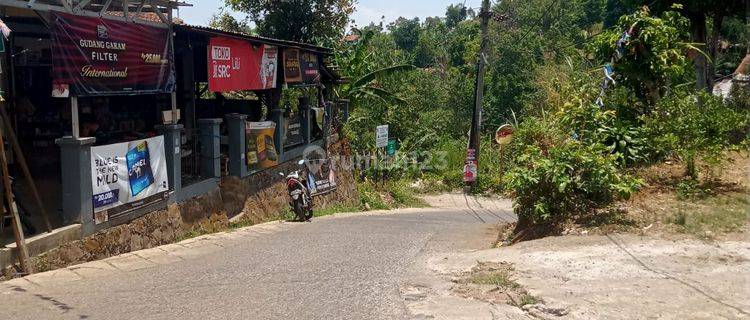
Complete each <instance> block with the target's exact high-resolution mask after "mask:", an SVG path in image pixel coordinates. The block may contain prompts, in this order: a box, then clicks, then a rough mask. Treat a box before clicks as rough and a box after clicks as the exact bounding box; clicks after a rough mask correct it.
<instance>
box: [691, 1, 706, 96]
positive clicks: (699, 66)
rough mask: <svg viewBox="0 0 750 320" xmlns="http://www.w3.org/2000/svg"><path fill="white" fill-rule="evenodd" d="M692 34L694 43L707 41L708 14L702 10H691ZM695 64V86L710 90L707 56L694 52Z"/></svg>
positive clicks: (699, 88)
mask: <svg viewBox="0 0 750 320" xmlns="http://www.w3.org/2000/svg"><path fill="white" fill-rule="evenodd" d="M687 16H688V17H689V18H690V34H691V36H692V39H693V42H694V43H707V41H706V16H705V15H704V14H703V13H702V12H691V13H689V14H688V15H687ZM692 55H693V64H694V66H695V88H696V89H698V90H706V91H708V76H707V72H708V70H707V69H708V63H707V59H706V56H704V55H703V54H702V53H700V52H697V51H694V52H693V54H692Z"/></svg>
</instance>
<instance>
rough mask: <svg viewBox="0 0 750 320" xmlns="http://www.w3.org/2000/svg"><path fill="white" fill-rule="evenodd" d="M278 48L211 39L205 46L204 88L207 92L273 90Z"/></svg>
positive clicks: (240, 41)
mask: <svg viewBox="0 0 750 320" xmlns="http://www.w3.org/2000/svg"><path fill="white" fill-rule="evenodd" d="M278 56H279V53H278V48H277V47H274V46H269V45H258V46H253V45H252V44H251V43H250V42H247V41H243V40H237V39H231V38H226V37H212V38H211V40H210V42H209V45H208V89H209V90H210V91H211V92H227V91H241V90H264V89H273V88H276V78H277V64H278Z"/></svg>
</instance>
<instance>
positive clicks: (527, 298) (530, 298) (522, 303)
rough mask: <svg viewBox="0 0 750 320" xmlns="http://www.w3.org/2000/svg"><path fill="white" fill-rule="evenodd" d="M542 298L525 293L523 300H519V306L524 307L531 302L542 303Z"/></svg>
mask: <svg viewBox="0 0 750 320" xmlns="http://www.w3.org/2000/svg"><path fill="white" fill-rule="evenodd" d="M540 302H541V300H539V298H537V297H535V296H532V295H530V294H525V295H522V296H521V300H520V301H519V302H518V307H523V306H527V305H531V304H537V303H540Z"/></svg>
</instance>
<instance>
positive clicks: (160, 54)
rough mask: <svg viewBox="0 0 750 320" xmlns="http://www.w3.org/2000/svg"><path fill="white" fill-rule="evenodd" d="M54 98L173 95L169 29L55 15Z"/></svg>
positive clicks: (173, 81) (53, 44)
mask: <svg viewBox="0 0 750 320" xmlns="http://www.w3.org/2000/svg"><path fill="white" fill-rule="evenodd" d="M52 19H53V20H54V22H53V23H52V69H53V79H52V83H53V91H52V92H53V96H56V97H67V96H68V95H69V94H72V95H76V96H98V95H122V94H144V93H169V92H172V91H174V83H175V75H174V64H173V62H172V51H171V46H170V44H169V42H170V39H169V29H167V28H157V27H152V26H147V25H142V24H136V23H133V22H124V21H114V20H107V19H102V18H95V17H82V16H76V15H71V14H67V13H62V12H52Z"/></svg>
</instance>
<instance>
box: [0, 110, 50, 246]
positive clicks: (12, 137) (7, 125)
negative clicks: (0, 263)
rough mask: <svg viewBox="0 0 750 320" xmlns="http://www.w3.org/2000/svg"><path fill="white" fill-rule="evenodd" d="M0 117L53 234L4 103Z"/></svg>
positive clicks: (45, 222)
mask: <svg viewBox="0 0 750 320" xmlns="http://www.w3.org/2000/svg"><path fill="white" fill-rule="evenodd" d="M0 117H2V118H3V125H4V126H5V132H7V133H8V139H9V140H10V145H11V147H13V152H14V153H15V154H16V157H18V164H19V166H20V167H21V171H22V172H23V175H24V178H25V179H26V181H28V183H29V186H30V187H31V193H32V194H33V195H34V200H35V201H36V204H37V206H39V210H41V212H42V218H44V224H45V226H46V227H47V232H52V224H50V222H49V215H48V214H47V208H45V207H44V203H43V202H42V198H41V197H40V196H39V190H38V189H37V188H36V182H34V178H33V177H32V176H31V171H30V170H29V166H28V165H27V163H26V157H25V156H24V155H23V151H22V150H21V145H20V144H19V143H18V138H17V137H16V133H15V132H14V131H13V128H12V127H11V124H10V117H9V116H8V113H7V112H6V111H5V104H4V103H3V102H0Z"/></svg>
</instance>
